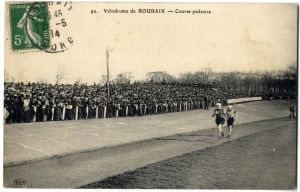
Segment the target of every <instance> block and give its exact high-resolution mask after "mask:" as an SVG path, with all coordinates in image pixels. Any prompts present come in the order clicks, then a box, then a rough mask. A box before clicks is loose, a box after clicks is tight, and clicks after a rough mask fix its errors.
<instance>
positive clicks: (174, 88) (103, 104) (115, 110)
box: [4, 82, 296, 123]
mask: <svg viewBox="0 0 300 192" xmlns="http://www.w3.org/2000/svg"><path fill="white" fill-rule="evenodd" d="M109 90H110V91H109V92H110V94H109V95H110V96H109V97H108V94H107V86H101V85H99V84H95V83H94V84H93V85H86V84H61V85H52V84H44V83H26V84H25V83H22V82H21V83H4V107H5V111H4V112H5V121H6V123H21V122H42V121H59V120H78V119H92V118H109V117H127V116H130V117H133V116H144V115H153V114H161V113H168V112H180V111H186V110H193V109H206V110H208V109H209V107H210V106H213V105H214V104H215V103H216V102H222V103H223V104H226V101H227V99H231V98H243V97H256V96H261V97H263V99H289V98H295V95H296V94H295V93H291V92H289V93H287V92H284V91H277V92H276V93H275V92H273V91H272V90H269V91H267V90H262V91H249V90H227V89H225V88H218V87H214V86H203V85H191V84H190V85H182V84H180V85H179V84H176V83H169V84H168V83H149V82H148V83H142V82H135V83H132V84H111V85H110V89H109Z"/></svg>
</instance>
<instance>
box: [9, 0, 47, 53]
mask: <svg viewBox="0 0 300 192" xmlns="http://www.w3.org/2000/svg"><path fill="white" fill-rule="evenodd" d="M9 15H10V28H11V33H10V34H11V47H12V49H13V50H14V51H18V50H27V49H47V48H49V47H50V36H49V17H48V5H47V2H35V3H33V2H32V3H19V4H10V5H9Z"/></svg>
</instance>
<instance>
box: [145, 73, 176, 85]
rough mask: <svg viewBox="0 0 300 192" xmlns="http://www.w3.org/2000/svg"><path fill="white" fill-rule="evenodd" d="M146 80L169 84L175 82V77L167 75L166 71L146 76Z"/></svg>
mask: <svg viewBox="0 0 300 192" xmlns="http://www.w3.org/2000/svg"><path fill="white" fill-rule="evenodd" d="M146 80H147V81H152V82H156V83H157V82H163V81H166V82H170V81H173V80H175V77H174V76H172V75H170V74H168V73H167V72H166V71H154V72H149V73H147V74H146Z"/></svg>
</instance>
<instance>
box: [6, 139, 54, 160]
mask: <svg viewBox="0 0 300 192" xmlns="http://www.w3.org/2000/svg"><path fill="white" fill-rule="evenodd" d="M5 142H6V143H10V144H17V145H19V146H21V147H23V148H25V149H30V150H33V151H37V152H40V153H42V154H44V155H47V156H48V157H51V154H49V153H47V152H45V151H43V150H41V149H37V148H34V147H30V146H28V145H25V144H23V143H14V142H8V141H5Z"/></svg>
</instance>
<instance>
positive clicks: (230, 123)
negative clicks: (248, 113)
mask: <svg viewBox="0 0 300 192" xmlns="http://www.w3.org/2000/svg"><path fill="white" fill-rule="evenodd" d="M226 114H227V127H228V129H229V131H228V136H227V137H228V138H229V137H230V136H231V133H232V127H233V122H234V120H235V119H236V117H237V115H236V111H235V110H233V109H232V106H231V105H229V106H228V109H227V111H226Z"/></svg>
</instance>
